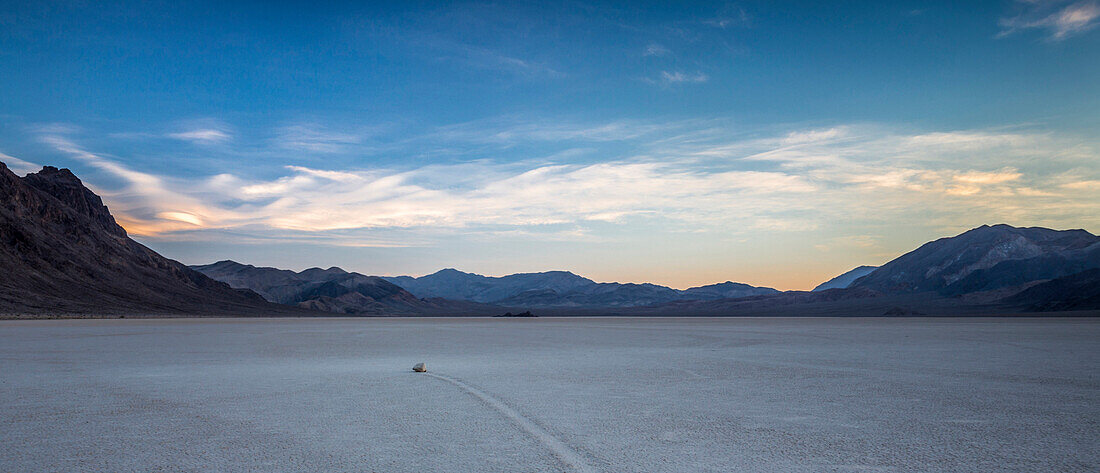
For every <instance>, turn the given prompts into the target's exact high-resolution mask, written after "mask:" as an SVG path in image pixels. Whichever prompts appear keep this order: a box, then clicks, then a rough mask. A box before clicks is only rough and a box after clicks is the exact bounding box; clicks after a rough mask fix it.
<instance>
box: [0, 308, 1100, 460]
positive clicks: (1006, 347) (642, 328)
mask: <svg viewBox="0 0 1100 473" xmlns="http://www.w3.org/2000/svg"><path fill="white" fill-rule="evenodd" d="M0 358H2V360H0V399H2V402H0V435H2V441H0V471H19V472H35V471H65V472H69V471H111V472H126V471H265V472H283V471H286V472H290V471H356V472H359V471H364V472H370V471H376V472H493V471H501V472H505V471H508V472H511V471H523V472H560V471H582V472H588V471H602V472H624V471H636V472H658V471H662V472H671V471H692V472H694V471H715V472H719V471H721V472H727V471H759V472H777V471H783V472H800V471H806V472H811V471H813V472H817V471H822V472H826V471H827V472H834V471H839V472H844V471H853V472H855V471H860V472H864V471H884V472H909V471H936V472H940V471H953V472H988V471H1035V472H1040V471H1043V472H1046V471H1082V472H1095V471H1100V320H1096V319H1008V318H1000V319H919V318H918V319H810V318H797V319H767V318H728V319H723V318H644V319H643V318H537V319H522V320H521V319H504V320H502V319H258V320H246V319H176V320H79V321H66V320H52V321H49V320H47V321H0ZM417 362H425V363H427V368H428V372H427V373H413V372H412V370H411V368H412V366H413V364H415V363H417Z"/></svg>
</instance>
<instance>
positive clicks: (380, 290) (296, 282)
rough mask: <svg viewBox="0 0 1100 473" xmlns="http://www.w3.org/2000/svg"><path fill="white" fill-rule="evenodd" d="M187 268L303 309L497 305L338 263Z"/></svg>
mask: <svg viewBox="0 0 1100 473" xmlns="http://www.w3.org/2000/svg"><path fill="white" fill-rule="evenodd" d="M191 269H194V270H195V271H198V272H200V273H202V274H205V275H207V276H209V277H211V278H213V279H217V280H219V281H223V282H225V283H227V284H229V285H230V286H232V287H236V288H242V289H249V290H252V291H255V292H256V293H258V294H260V295H261V296H263V297H264V298H265V299H267V300H269V301H271V302H276V303H279V304H287V305H294V306H297V307H300V308H303V309H312V310H318V311H324V312H334V313H339V314H348V315H445V314H458V313H467V314H492V313H495V310H494V309H495V308H490V307H488V306H482V305H480V304H477V303H474V302H464V301H452V300H446V299H441V298H431V297H426V298H418V297H416V296H414V295H413V294H411V293H409V292H408V291H406V290H404V289H402V288H401V287H398V286H397V285H395V284H393V283H391V282H389V281H387V280H385V279H383V278H380V277H377V276H365V275H362V274H359V273H351V272H347V271H344V270H343V269H340V268H337V267H332V268H328V269H321V268H310V269H306V270H304V271H301V272H294V271H290V270H286V269H276V268H267V267H256V266H252V265H247V264H241V263H237V262H235V261H228V260H226V261H219V262H217V263H213V264H207V265H200V266H191Z"/></svg>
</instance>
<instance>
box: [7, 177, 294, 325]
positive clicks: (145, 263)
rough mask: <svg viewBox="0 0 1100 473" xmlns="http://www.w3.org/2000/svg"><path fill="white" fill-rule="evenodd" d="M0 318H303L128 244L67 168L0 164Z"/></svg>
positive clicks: (131, 242) (97, 200)
mask: <svg viewBox="0 0 1100 473" xmlns="http://www.w3.org/2000/svg"><path fill="white" fill-rule="evenodd" d="M0 242H2V245H0V268H3V270H2V273H0V313H2V314H8V315H9V316H12V315H18V314H26V315H67V316H73V315H89V316H103V315H130V314H133V315H170V314H194V315H242V316H248V315H309V314H311V313H307V312H305V311H301V310H295V309H293V308H288V307H283V306H279V305H275V304H270V303H268V302H266V301H264V300H263V299H262V298H261V297H260V296H259V295H257V294H256V293H253V292H251V291H247V290H245V291H240V290H235V289H232V288H230V287H229V286H228V285H226V284H224V283H221V282H218V281H215V280H213V279H210V278H208V277H206V276H204V275H202V274H199V273H197V272H195V271H192V270H191V269H188V268H187V267H186V266H184V265H183V264H181V263H178V262H176V261H173V260H170V259H167V258H164V257H162V256H160V255H159V254H157V253H156V252H154V251H153V250H150V249H149V248H146V247H145V246H143V245H141V244H140V243H137V242H135V241H134V240H132V239H130V238H129V236H127V234H126V230H124V229H123V228H122V227H121V226H119V225H118V224H117V223H116V222H115V219H114V217H112V216H111V213H110V212H109V211H108V210H107V207H106V206H104V205H103V201H102V200H100V198H99V196H97V195H96V194H95V193H93V192H92V191H91V190H89V189H88V188H86V187H84V184H83V183H82V182H81V181H80V179H78V178H77V177H76V176H75V175H73V173H72V172H70V171H69V170H68V169H57V168H55V167H50V166H47V167H44V168H42V170H41V171H39V172H37V173H32V174H28V175H27V176H26V177H22V178H20V177H19V176H17V175H15V174H14V173H13V172H11V171H10V170H9V169H8V168H7V166H6V165H4V163H0Z"/></svg>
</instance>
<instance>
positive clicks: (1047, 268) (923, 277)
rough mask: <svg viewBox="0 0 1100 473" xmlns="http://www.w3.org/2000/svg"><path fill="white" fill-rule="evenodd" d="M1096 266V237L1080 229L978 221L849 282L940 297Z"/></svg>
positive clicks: (1099, 250) (1099, 259) (1099, 249)
mask: <svg viewBox="0 0 1100 473" xmlns="http://www.w3.org/2000/svg"><path fill="white" fill-rule="evenodd" d="M1095 267H1100V237H1097V236H1096V235H1093V234H1091V233H1089V232H1087V231H1085V230H1051V229H1048V228H1039V227H1031V228H1017V227H1012V226H1009V225H1004V224H1001V225H993V226H987V225H982V226H980V227H978V228H975V229H972V230H969V231H967V232H964V233H962V234H960V235H958V236H954V237H948V238H941V239H938V240H935V241H932V242H929V243H925V244H924V245H921V246H920V247H919V248H917V249H916V250H913V251H911V252H909V253H906V254H904V255H902V256H900V257H898V258H897V259H894V260H893V261H890V262H889V263H886V264H884V265H882V267H880V268H878V269H876V270H875V271H873V272H871V273H870V274H868V275H866V276H863V277H861V278H859V279H857V280H856V281H855V282H854V283H853V284H852V287H863V288H868V289H872V290H875V291H879V292H883V293H919V292H935V293H938V294H941V295H944V296H957V295H962V294H967V293H973V292H979V291H990V290H995V289H999V288H1008V287H1012V286H1017V285H1021V284H1025V283H1027V282H1030V281H1036V280H1044V279H1054V278H1058V277H1062V276H1068V275H1070V274H1073V273H1077V272H1080V271H1084V270H1086V269H1091V268H1095Z"/></svg>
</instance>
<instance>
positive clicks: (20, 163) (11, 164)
mask: <svg viewBox="0 0 1100 473" xmlns="http://www.w3.org/2000/svg"><path fill="white" fill-rule="evenodd" d="M0 162H3V163H4V164H6V165H7V166H8V169H11V171H12V172H14V173H16V174H23V175H26V174H27V173H29V172H35V171H38V170H39V169H42V166H39V165H37V164H35V163H32V162H30V161H24V160H22V159H19V158H17V157H15V156H11V155H7V154H4V153H0Z"/></svg>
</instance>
